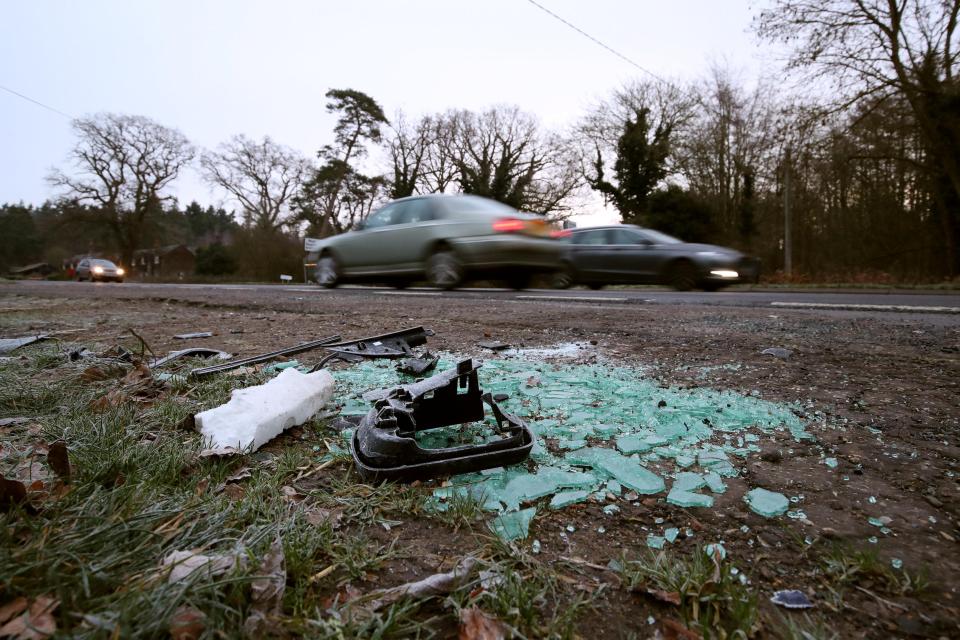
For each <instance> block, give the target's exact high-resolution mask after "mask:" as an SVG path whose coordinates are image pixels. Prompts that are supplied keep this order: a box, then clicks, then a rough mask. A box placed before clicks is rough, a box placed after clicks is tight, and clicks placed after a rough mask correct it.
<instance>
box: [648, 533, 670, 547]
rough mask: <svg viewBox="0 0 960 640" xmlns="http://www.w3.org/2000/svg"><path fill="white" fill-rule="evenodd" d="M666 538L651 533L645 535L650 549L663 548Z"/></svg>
mask: <svg viewBox="0 0 960 640" xmlns="http://www.w3.org/2000/svg"><path fill="white" fill-rule="evenodd" d="M666 543H667V539H666V538H664V537H662V536H655V535H653V534H652V533H651V534H648V535H647V546H648V547H650V548H651V549H663V546H664V545H665V544H666Z"/></svg>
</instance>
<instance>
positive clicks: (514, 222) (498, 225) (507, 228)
mask: <svg viewBox="0 0 960 640" xmlns="http://www.w3.org/2000/svg"><path fill="white" fill-rule="evenodd" d="M526 228H527V222H526V221H525V220H518V219H517V218H501V219H500V220H494V222H493V230H494V231H496V232H497V233H516V232H518V231H523V230H524V229H526Z"/></svg>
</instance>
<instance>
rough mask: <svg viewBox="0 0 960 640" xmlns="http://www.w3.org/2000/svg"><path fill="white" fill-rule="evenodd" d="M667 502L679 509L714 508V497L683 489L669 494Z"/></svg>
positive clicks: (672, 490)
mask: <svg viewBox="0 0 960 640" xmlns="http://www.w3.org/2000/svg"><path fill="white" fill-rule="evenodd" d="M667 502H669V503H670V504H675V505H677V506H678V507H685V508H691V507H712V506H713V497H712V496H708V495H704V494H702V493H694V492H692V491H684V490H683V489H671V490H670V493H668V494H667Z"/></svg>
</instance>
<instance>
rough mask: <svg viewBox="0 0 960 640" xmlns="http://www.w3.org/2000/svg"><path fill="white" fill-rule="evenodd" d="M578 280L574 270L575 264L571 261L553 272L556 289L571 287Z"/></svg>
mask: <svg viewBox="0 0 960 640" xmlns="http://www.w3.org/2000/svg"><path fill="white" fill-rule="evenodd" d="M576 281H577V277H576V274H574V272H573V265H572V264H570V263H569V262H564V263H563V264H562V265H561V266H560V269H559V270H558V271H557V272H556V273H554V274H553V288H554V289H569V288H570V287H572V286H573V285H574V284H575V283H576Z"/></svg>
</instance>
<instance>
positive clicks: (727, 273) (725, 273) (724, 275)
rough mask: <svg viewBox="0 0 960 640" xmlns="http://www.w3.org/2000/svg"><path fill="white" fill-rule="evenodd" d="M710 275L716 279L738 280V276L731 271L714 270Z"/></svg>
mask: <svg viewBox="0 0 960 640" xmlns="http://www.w3.org/2000/svg"><path fill="white" fill-rule="evenodd" d="M710 275H712V276H717V277H718V278H739V277H740V274H739V273H737V272H736V271H734V270H733V269H714V270H713V271H711V272H710Z"/></svg>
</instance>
